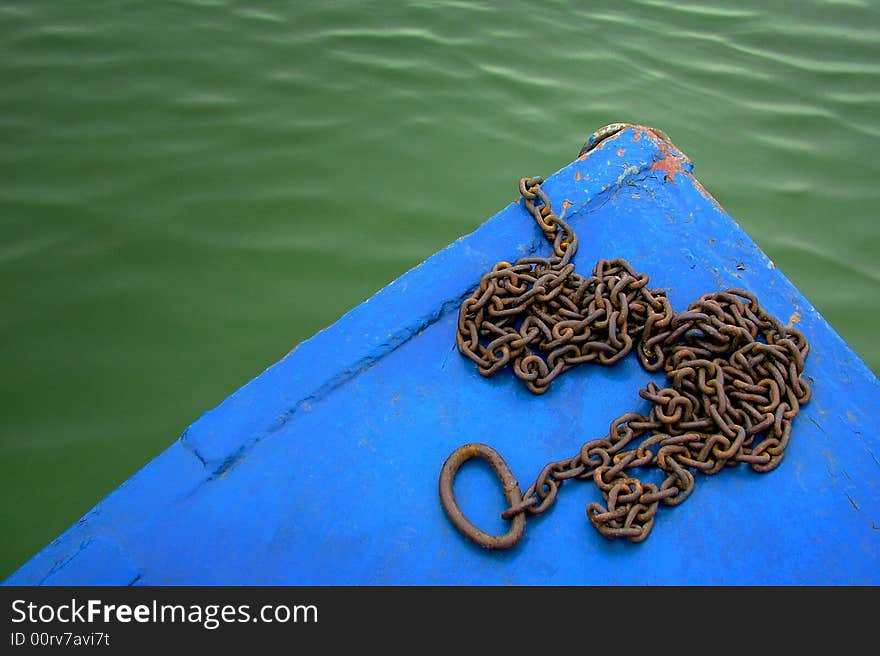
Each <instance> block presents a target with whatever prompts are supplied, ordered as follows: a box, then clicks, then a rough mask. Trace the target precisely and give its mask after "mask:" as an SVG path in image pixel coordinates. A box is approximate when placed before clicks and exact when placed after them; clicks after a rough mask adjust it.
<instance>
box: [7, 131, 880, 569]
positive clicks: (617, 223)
mask: <svg viewBox="0 0 880 656" xmlns="http://www.w3.org/2000/svg"><path fill="white" fill-rule="evenodd" d="M690 168H691V167H690V163H689V162H688V161H687V160H686V158H684V157H683V156H682V155H681V154H680V153H679V152H678V151H677V150H676V149H675V148H674V147H673V146H672V145H671V144H669V143H668V142H667V141H666V140H665V139H664V138H663V136H662V135H660V134H658V133H656V132H654V131H651V130H650V129H646V128H642V127H638V126H631V127H628V128H626V129H624V130H622V131H621V132H619V133H618V134H616V135H615V136H613V137H611V138H609V139H606V140H605V141H603V142H602V143H601V144H600V145H599V146H598V147H597V148H596V149H594V150H593V151H592V152H590V153H589V154H587V155H586V156H585V157H583V158H580V159H578V160H576V161H574V162H572V163H571V164H570V165H568V166H567V167H565V168H563V169H562V170H560V171H559V172H558V173H556V174H555V175H553V176H552V177H550V178H548V180H547V182H546V183H545V185H544V189H545V190H546V191H547V192H548V193H549V195H550V197H551V198H552V199H553V200H554V203H555V204H556V206H557V207H559V206H560V204H561V203H562V202H563V201H567V203H566V205H568V204H570V206H569V207H568V209H567V213H566V217H567V219H568V220H569V221H570V222H571V223H572V225H573V227H574V229H575V230H577V231H578V234H579V236H580V242H581V246H580V250H579V252H578V255H577V257H576V260H575V262H576V264H577V266H578V269H579V270H580V271H588V270H590V269H591V268H592V265H593V263H594V262H595V261H596V260H597V259H600V258H613V257H622V258H625V259H627V260H629V261H630V263H631V264H632V265H633V266H634V267H635V268H636V269H637V270H638V271H642V272H645V273H647V274H649V275H650V276H651V286H652V287H660V288H664V289H666V290H667V291H668V295H669V298H670V299H671V301H672V303H673V305H674V307H676V308H677V309H683V308H684V307H686V306H687V305H688V304H689V303H690V302H691V301H693V300H694V299H696V298H697V297H699V296H700V295H702V294H704V293H708V292H711V291H716V290H720V289H724V288H728V287H742V288H746V289H749V290H751V291H753V292H755V293H756V294H757V295H758V296H759V298H760V299H761V302H762V304H763V305H764V306H765V307H766V308H767V310H768V311H770V312H772V313H774V314H775V315H776V316H778V317H780V318H781V319H782V320H783V321H786V320H792V321H797V322H799V328H800V329H801V330H802V331H803V332H804V334H805V335H806V336H807V337H808V339H809V340H810V342H811V344H812V350H811V354H810V357H809V359H808V361H807V370H806V375H807V376H809V377H810V378H812V379H813V380H814V381H815V384H814V388H813V392H814V394H813V399H812V401H811V402H810V403H809V405H807V406H805V407H804V408H803V409H802V411H801V414H800V415H799V416H798V417H797V419H796V420H795V423H794V431H793V437H792V440H791V444H790V445H789V447H788V449H787V451H786V456H785V459H784V461H783V463H782V464H781V465H780V467H779V468H778V469H776V470H775V471H773V472H771V473H769V474H765V475H759V474H755V473H754V472H752V471H751V470H749V469H747V468H745V467H740V468H734V469H731V470H728V471H724V472H722V473H720V474H719V475H717V476H714V477H700V476H698V477H697V478H698V480H697V486H696V489H695V491H694V493H693V495H692V496H691V498H690V499H689V500H688V501H687V503H685V504H683V505H682V506H681V507H678V508H671V509H661V511H660V512H659V513H658V517H657V521H656V524H655V526H654V530H653V532H652V533H651V536H650V537H649V538H648V540H647V541H646V542H644V543H642V544H638V545H634V544H629V543H624V542H610V541H608V540H605V539H604V538H602V537H601V536H600V535H598V534H597V533H596V531H595V530H594V529H593V528H592V526H591V525H590V523H589V522H588V521H587V519H586V517H585V515H584V509H585V507H586V505H587V503H588V502H589V501H591V500H596V499H597V497H598V492H597V490H596V489H595V487H593V486H592V485H579V484H577V483H571V484H569V485H566V486H565V487H564V488H563V489H562V491H561V493H560V497H559V501H558V503H557V505H556V507H555V508H554V510H553V511H552V512H551V513H549V514H548V516H546V517H542V518H540V519H538V520H531V521H530V522H529V527H528V530H527V532H526V536H525V538H524V540H523V541H522V542H521V543H520V544H519V545H518V546H517V547H515V548H514V549H512V550H510V551H506V552H503V553H499V552H489V551H485V550H483V549H481V548H479V547H477V546H475V545H473V544H471V543H469V542H468V541H466V540H465V539H463V538H462V537H461V536H460V535H459V534H458V533H457V532H456V531H455V529H454V528H453V527H452V526H451V524H450V523H449V521H448V520H447V518H446V517H445V515H444V514H443V511H442V509H441V508H440V504H439V502H438V497H437V476H438V473H439V470H440V467H441V465H442V464H443V461H444V460H445V458H446V456H447V455H448V454H449V453H450V452H451V451H452V450H453V449H454V448H456V447H457V446H459V445H460V444H462V443H464V442H469V441H482V442H487V443H489V444H492V445H493V446H494V447H495V448H497V449H498V450H499V451H500V452H501V453H502V454H503V455H504V457H505V458H506V459H507V462H508V464H509V465H510V467H511V469H512V470H513V472H514V474H515V475H516V476H517V477H518V478H519V480H520V481H530V480H532V479H533V477H534V476H535V474H536V473H537V472H538V470H539V469H540V467H541V466H543V465H544V463H546V462H547V461H550V460H554V459H559V458H562V457H565V456H568V455H571V454H572V453H573V452H574V451H575V450H576V449H577V448H578V447H579V446H580V444H581V443H582V442H583V441H584V440H586V439H589V438H593V437H599V436H602V435H604V434H605V433H606V432H607V430H608V424H609V422H610V421H611V420H612V419H613V418H615V417H616V416H618V415H619V414H621V413H623V412H625V411H628V410H633V409H635V410H640V411H645V410H647V402H646V401H643V400H641V399H640V398H639V396H638V390H639V389H640V388H642V387H643V386H644V385H645V384H646V383H647V382H648V381H649V380H654V381H655V382H657V383H658V384H660V383H662V382H663V380H662V375H653V374H648V373H646V372H645V371H644V370H643V369H642V368H641V367H640V366H639V364H638V362H637V361H636V358H635V356H630V357H628V358H626V359H625V360H624V361H622V362H621V363H619V364H617V365H616V366H614V367H599V366H589V365H586V366H582V367H578V368H577V369H575V370H574V371H572V372H569V373H568V374H566V375H565V376H563V377H562V378H561V379H559V380H558V381H557V382H555V383H554V384H553V386H552V388H551V390H550V391H549V392H548V393H547V394H545V395H543V396H533V395H531V394H530V393H529V392H528V391H526V390H525V388H524V387H523V386H522V385H521V384H520V382H519V381H517V380H516V379H515V378H514V377H513V376H512V375H511V374H509V373H508V372H505V373H502V374H499V375H496V376H494V377H492V378H490V379H486V378H483V377H481V376H480V375H479V374H478V373H477V371H476V369H475V367H474V366H473V364H472V363H471V362H469V361H467V360H465V359H464V358H463V357H462V356H461V355H459V353H458V352H457V350H456V349H455V326H456V319H457V311H458V307H459V304H460V302H461V300H462V299H463V298H466V297H467V296H468V295H469V294H470V293H472V291H473V289H474V288H475V286H476V284H477V282H478V280H479V278H480V276H481V275H482V274H483V273H484V272H485V271H487V270H488V269H490V268H491V267H492V265H494V264H495V263H496V262H497V261H500V260H511V261H512V260H514V259H516V258H519V257H522V256H524V255H526V254H529V253H535V254H539V255H540V254H545V253H546V250H547V247H546V243H545V242H544V240H543V237H542V236H541V233H540V231H539V230H538V228H537V227H536V226H535V224H534V222H533V221H532V220H531V218H530V217H529V216H528V214H527V213H526V211H525V210H524V208H523V207H522V205H521V204H519V203H513V204H511V205H510V206H508V207H507V208H506V209H504V210H503V211H501V212H500V213H499V214H498V215H496V216H495V217H493V218H492V219H490V220H489V221H488V222H487V223H485V224H484V225H483V226H481V227H480V228H479V229H478V230H477V231H475V232H474V233H472V234H471V235H468V236H466V237H463V238H461V239H459V240H458V241H456V242H455V243H454V244H452V245H451V246H449V247H448V248H446V249H444V250H443V251H441V252H439V253H437V254H436V255H434V256H433V257H431V258H430V259H428V260H427V261H426V262H425V263H424V264H422V265H421V266H419V267H417V268H416V269H413V270H412V271H410V272H408V273H407V274H405V275H404V276H402V277H401V278H399V279H398V280H396V281H394V282H393V283H391V284H390V285H388V286H387V287H386V288H385V289H383V290H382V291H380V292H379V293H378V294H376V295H375V296H374V297H373V298H371V299H369V300H368V301H366V302H365V303H363V304H361V305H359V306H358V307H356V308H354V309H352V310H351V311H350V312H349V313H347V314H346V315H345V316H343V317H342V318H341V319H340V320H339V321H338V322H337V323H336V324H334V325H333V326H331V327H330V328H328V329H326V330H324V331H322V332H320V333H318V334H317V335H315V336H314V337H313V338H311V339H310V340H308V341H306V342H304V343H303V344H301V345H300V346H299V347H298V348H297V349H295V350H294V351H293V352H291V353H290V354H289V355H288V356H287V357H285V358H284V359H283V360H282V361H280V362H278V363H277V364H276V365H274V366H273V367H271V368H270V369H268V370H267V371H265V372H263V373H262V374H261V375H259V376H258V377H257V378H255V379H254V380H252V381H251V382H250V383H248V384H247V385H245V386H244V387H243V388H241V389H240V390H238V391H237V392H235V393H234V394H233V395H232V396H230V397H229V398H227V399H226V400H225V401H224V402H223V403H222V404H221V405H219V406H218V407H217V408H215V409H213V410H211V411H209V412H207V413H206V414H205V415H203V416H202V417H201V418H200V419H199V420H198V421H196V422H195V423H194V424H193V425H192V426H191V427H190V428H189V429H188V430H187V431H186V432H185V433H184V435H183V436H181V438H180V439H178V440H177V441H176V442H174V443H173V444H172V445H171V446H170V447H169V448H168V449H167V450H166V451H165V452H164V453H162V454H161V455H159V456H158V457H157V458H156V459H155V460H154V461H153V462H151V463H150V464H149V465H147V466H146V467H145V468H144V469H142V470H141V471H140V472H138V473H137V474H136V475H135V476H133V477H132V478H131V479H130V480H129V481H127V482H126V483H125V484H123V485H122V486H121V487H120V488H119V489H117V490H116V491H115V492H113V493H112V494H111V495H110V496H108V497H107V498H106V499H104V500H103V501H102V502H101V503H99V504H98V505H97V506H96V507H95V508H94V509H93V510H92V511H90V512H89V513H88V514H87V515H86V516H85V517H83V518H82V519H81V520H80V521H79V522H77V524H75V525H74V526H72V527H71V528H70V529H69V530H68V531H66V532H65V533H64V534H62V535H61V536H60V537H59V538H58V539H56V540H55V541H54V542H52V543H51V544H50V545H48V546H47V547H46V548H45V549H43V550H42V551H41V552H40V553H38V554H37V555H35V556H34V557H33V558H32V559H31V560H30V561H29V562H27V563H26V564H25V565H24V566H23V567H22V568H21V569H19V570H18V571H17V572H15V573H14V574H13V575H12V576H11V577H10V578H9V579H8V580H7V581H6V584H26V585H31V584H47V585H60V584H115V585H125V584H130V583H136V584H160V585H161V584H668V583H676V584H729V583H737V584H782V583H787V584H798V583H831V584H878V583H880V550H878V545H880V530H877V527H878V526H880V486H878V483H880V443H878V438H877V435H876V432H875V431H874V430H873V426H874V424H873V422H872V420H876V418H877V416H878V411H880V383H878V381H877V379H876V378H875V377H874V375H873V374H872V373H871V372H870V371H869V370H868V368H867V367H866V366H865V365H864V363H862V361H861V360H860V359H859V358H858V356H856V355H855V353H853V352H852V350H850V349H849V347H848V346H847V345H846V344H845V343H844V342H843V341H842V340H841V339H840V337H839V336H838V335H837V334H836V333H835V332H834V331H833V329H832V328H831V327H830V326H829V325H828V324H827V323H826V322H825V321H824V320H823V318H822V317H821V316H820V315H819V314H818V313H817V312H816V310H815V309H814V308H813V307H812V306H811V305H810V303H809V302H808V301H807V300H806V299H805V298H804V297H803V296H802V295H801V294H800V292H798V290H797V289H796V288H795V287H794V286H793V285H792V284H791V283H790V282H789V281H788V280H787V279H786V278H785V277H784V276H783V275H782V273H781V272H780V271H778V270H777V269H776V268H775V267H774V266H773V264H772V262H770V261H769V260H768V259H767V258H766V256H765V255H764V254H763V253H761V251H760V250H759V249H758V247H757V246H756V245H755V244H754V243H753V242H752V241H751V239H750V238H749V237H748V235H746V234H745V233H744V232H743V231H742V230H741V229H740V228H739V227H738V226H737V225H736V223H735V222H734V221H733V220H732V218H731V217H730V216H729V215H727V214H726V213H725V212H724V211H723V210H722V209H721V208H720V207H719V206H718V204H717V203H716V202H715V201H714V200H713V199H712V198H711V196H709V194H708V193H707V192H706V191H705V190H704V189H703V188H702V186H700V184H699V183H698V182H697V181H696V180H695V178H693V176H692V175H691V173H690ZM457 492H458V495H459V498H460V499H461V503H462V506H463V507H464V509H465V510H466V512H467V513H468V514H469V516H470V517H472V518H473V520H474V521H475V522H476V523H478V524H479V525H480V526H483V527H485V528H486V530H492V531H494V532H497V533H502V532H503V531H504V530H505V527H506V526H505V523H504V522H503V521H502V520H500V519H499V518H498V513H499V512H500V510H501V509H502V506H503V497H502V495H501V492H500V489H499V488H498V484H497V483H496V482H495V480H494V479H493V478H492V476H491V474H490V473H488V470H486V469H485V468H480V467H477V466H473V467H466V468H464V469H463V471H462V473H461V475H460V477H459V481H458V484H457Z"/></svg>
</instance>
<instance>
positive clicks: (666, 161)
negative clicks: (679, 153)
mask: <svg viewBox="0 0 880 656" xmlns="http://www.w3.org/2000/svg"><path fill="white" fill-rule="evenodd" d="M682 164H684V160H683V159H682V158H681V157H676V156H675V155H671V154H666V155H664V156H663V157H662V158H661V159H658V160H657V161H656V162H654V163H653V164H651V170H652V171H663V172H664V173H665V174H666V175H665V176H664V178H663V179H664V180H666V182H673V181H674V180H675V174H676V173H681V172H682V171H683V170H684V169H682V167H681V165H682Z"/></svg>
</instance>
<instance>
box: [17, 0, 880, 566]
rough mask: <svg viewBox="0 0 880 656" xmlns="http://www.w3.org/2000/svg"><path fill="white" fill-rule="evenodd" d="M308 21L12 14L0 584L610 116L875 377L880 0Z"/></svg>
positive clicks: (111, 5)
mask: <svg viewBox="0 0 880 656" xmlns="http://www.w3.org/2000/svg"><path fill="white" fill-rule="evenodd" d="M309 4H310V5H313V6H310V7H307V6H306V3H304V2H301V3H280V2H271V3H270V2H261V3H257V2H244V1H240V2H233V1H232V0H226V1H224V0H191V1H189V2H187V1H182V0H181V1H178V2H170V1H161V0H149V1H137V2H134V1H128V2H123V1H120V0H115V1H107V2H97V1H95V2H65V1H61V0H55V1H54V2H47V1H42V0H41V1H37V0H16V1H14V2H10V1H9V0H3V1H2V3H0V226H2V239H0V280H2V283H0V302H2V305H0V307H2V310H0V362H2V371H3V374H4V375H3V376H2V379H0V399H2V401H0V413H2V415H0V420H2V423H0V426H2V432H0V534H2V542H0V578H2V577H3V576H5V575H6V574H8V573H9V572H11V571H12V570H13V569H14V568H15V567H17V566H18V565H19V564H21V563H22V562H23V561H24V560H25V559H26V558H27V557H28V556H30V555H31V554H32V553H34V552H35V551H36V550H38V549H39V548H41V547H42V546H43V545H44V544H45V543H47V542H48V541H49V540H50V539H51V538H53V537H54V536H55V535H56V534H57V533H58V532H60V531H61V530H63V529H64V528H66V527H67V526H68V525H69V524H70V523H72V522H73V521H74V520H76V519H77V518H78V517H79V516H80V515H81V514H82V513H83V512H85V511H86V510H87V509H88V508H90V507H91V506H92V505H93V504H94V503H95V502H96V501H98V500H99V499H100V498H101V497H102V496H104V495H105V494H106V493H107V492H109V491H110V490H112V489H113V488H114V487H115V486H117V485H118V484H119V483H121V482H122V481H123V480H125V479H126V478H127V477H128V476H130V475H131V474H132V473H133V472H134V471H136V470H137V469H138V468H139V467H140V466H142V465H143V464H144V463H146V462H147V461H149V460H150V459H151V458H152V457H153V456H155V455H156V454H157V453H159V452H160V451H161V450H162V449H163V448H164V447H165V446H166V445H168V444H169V443H170V442H171V441H172V440H173V439H174V438H175V437H176V436H177V435H179V434H180V433H181V432H182V430H183V429H184V428H185V427H186V426H187V425H188V424H190V423H191V422H192V421H193V420H194V419H196V418H197V417H198V416H199V414H200V413H201V412H202V411H204V410H206V409H208V408H210V407H212V406H214V405H216V403H217V402H219V401H220V400H221V399H222V398H223V397H225V396H226V395H227V394H228V393H230V392H231V391H233V390H234V389H235V388H237V387H238V386H239V385H241V384H242V383H244V382H245V381H247V380H248V379H250V378H251V377H253V376H254V375H256V374H257V373H259V372H260V371H261V370H262V369H263V368H265V367H266V366H268V365H269V364H271V363H272V362H274V361H275V360H277V359H278V358H280V357H281V356H282V355H283V354H285V353H286V352H287V351H289V350H290V348H291V347H292V346H293V345H294V344H296V343H297V342H299V341H300V340H302V339H303V338H306V337H308V336H309V335H311V334H312V333H314V332H315V331H316V330H318V329H320V328H322V327H324V326H326V325H328V324H329V323H331V322H333V321H334V320H335V319H336V318H337V317H338V316H339V315H340V314H341V313H343V312H344V311H345V310H346V309H348V308H349V307H351V306H352V305H354V304H356V303H358V302H359V301H361V300H363V299H364V298H366V297H367V296H369V295H370V294H372V293H373V292H374V291H376V290H377V289H379V288H380V287H382V286H383V285H384V284H385V283H387V282H388V281H390V280H392V279H393V278H395V277H396V276H398V275H399V274H401V273H402V272H404V271H405V270H407V269H408V268H410V267H412V266H413V265H415V264H417V263H418V262H420V261H421V260H423V259H424V258H425V257H427V256H428V255H430V254H431V253H433V252H434V251H436V250H437V249H439V248H441V247H442V246H444V245H446V244H447V243H448V242H450V241H452V240H454V239H455V238H456V237H458V236H459V235H461V234H463V233H466V232H469V231H471V230H472V229H474V228H475V227H476V226H477V225H478V224H479V223H480V222H481V221H483V220H484V219H485V218H487V217H488V216H489V215H491V214H494V213H495V212H496V211H497V210H498V209H500V208H501V207H502V206H503V205H505V204H506V203H508V202H509V201H510V200H512V199H513V197H514V195H515V192H514V184H515V181H516V179H518V177H520V176H522V175H526V174H538V173H541V174H547V173H551V172H553V171H555V170H556V169H558V168H560V167H561V166H563V165H564V164H566V163H568V162H569V161H571V159H573V157H574V155H576V153H577V150H578V148H579V146H580V145H581V143H582V142H583V140H584V139H585V137H586V135H587V134H588V133H589V132H590V131H592V130H593V129H595V128H597V127H599V126H601V125H604V124H606V123H609V122H612V121H621V120H623V121H635V122H640V123H646V124H649V125H655V126H657V127H660V128H663V129H664V130H665V131H667V132H668V133H669V134H670V136H671V137H672V139H673V140H674V141H675V142H676V144H677V145H678V146H679V147H681V148H682V149H683V150H684V151H685V152H686V153H687V154H688V155H689V156H690V157H691V158H692V159H693V160H694V161H695V163H696V173H697V175H698V176H699V177H700V179H701V180H702V181H703V183H704V184H705V185H706V186H707V187H708V188H709V189H710V190H711V191H712V192H713V194H714V195H715V196H716V197H717V198H718V200H719V201H720V202H721V203H722V204H723V205H724V206H725V207H726V209H727V210H728V211H729V212H730V213H731V214H733V215H734V216H735V217H736V218H737V220H738V221H739V222H740V223H741V224H742V225H743V226H744V227H745V228H746V229H747V230H748V231H749V232H750V233H751V234H752V236H753V237H754V238H755V239H756V240H757V241H758V243H759V244H760V245H761V246H762V247H763V248H764V250H765V251H766V252H767V253H768V254H769V255H770V257H772V258H773V259H774V260H775V261H776V263H777V264H778V266H779V267H780V268H781V269H782V270H783V271H784V272H785V273H786V274H787V275H788V276H789V277H790V278H791V279H792V280H793V281H794V282H795V283H796V284H797V285H798V286H799V287H800V288H801V289H802V290H803V291H804V293H805V294H806V295H807V296H808V297H809V298H810V299H811V300H812V301H813V303H814V304H815V305H816V306H817V307H818V308H819V309H820V310H821V311H822V312H823V313H824V315H825V316H826V317H827V318H828V319H829V320H830V321H831V323H832V324H833V325H834V326H835V328H836V329H837V330H838V331H839V332H840V333H841V334H842V335H843V337H844V338H845V339H847V340H848V341H849V342H850V344H852V346H853V347H854V348H855V349H856V350H857V351H858V352H859V353H860V354H861V356H862V357H863V358H864V359H865V360H866V361H867V362H868V364H869V365H871V366H872V367H873V369H874V370H875V371H878V370H880V348H878V345H877V341H876V339H875V334H876V330H875V324H876V323H877V321H878V318H880V310H878V300H880V262H878V257H877V253H878V252H880V226H878V215H877V209H876V208H877V207H878V204H880V185H878V183H877V178H878V174H880V165H878V157H877V155H876V153H877V152H878V149H880V3H878V2H860V1H858V0H839V1H836V2H832V1H826V2H804V1H797V0H792V1H789V2H782V1H773V2H769V1H767V0H762V1H760V2H758V1H756V0H753V1H750V2H739V3H728V2H722V1H721V0H713V1H712V2H709V1H706V2H688V3H683V2H665V1H661V0H639V1H629V2H608V1H605V2H593V3H587V2H580V3H563V2H543V3H535V2H513V3H500V2H499V3H495V2H489V1H488V0H486V1H485V2H482V3H469V2H463V1H457V0H447V1H445V2H433V1H422V2H408V3H392V2H385V3H381V2H346V1H334V2H315V3H309ZM502 6H503V8H501V7H502ZM733 6H735V7H736V8H731V7H733Z"/></svg>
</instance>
